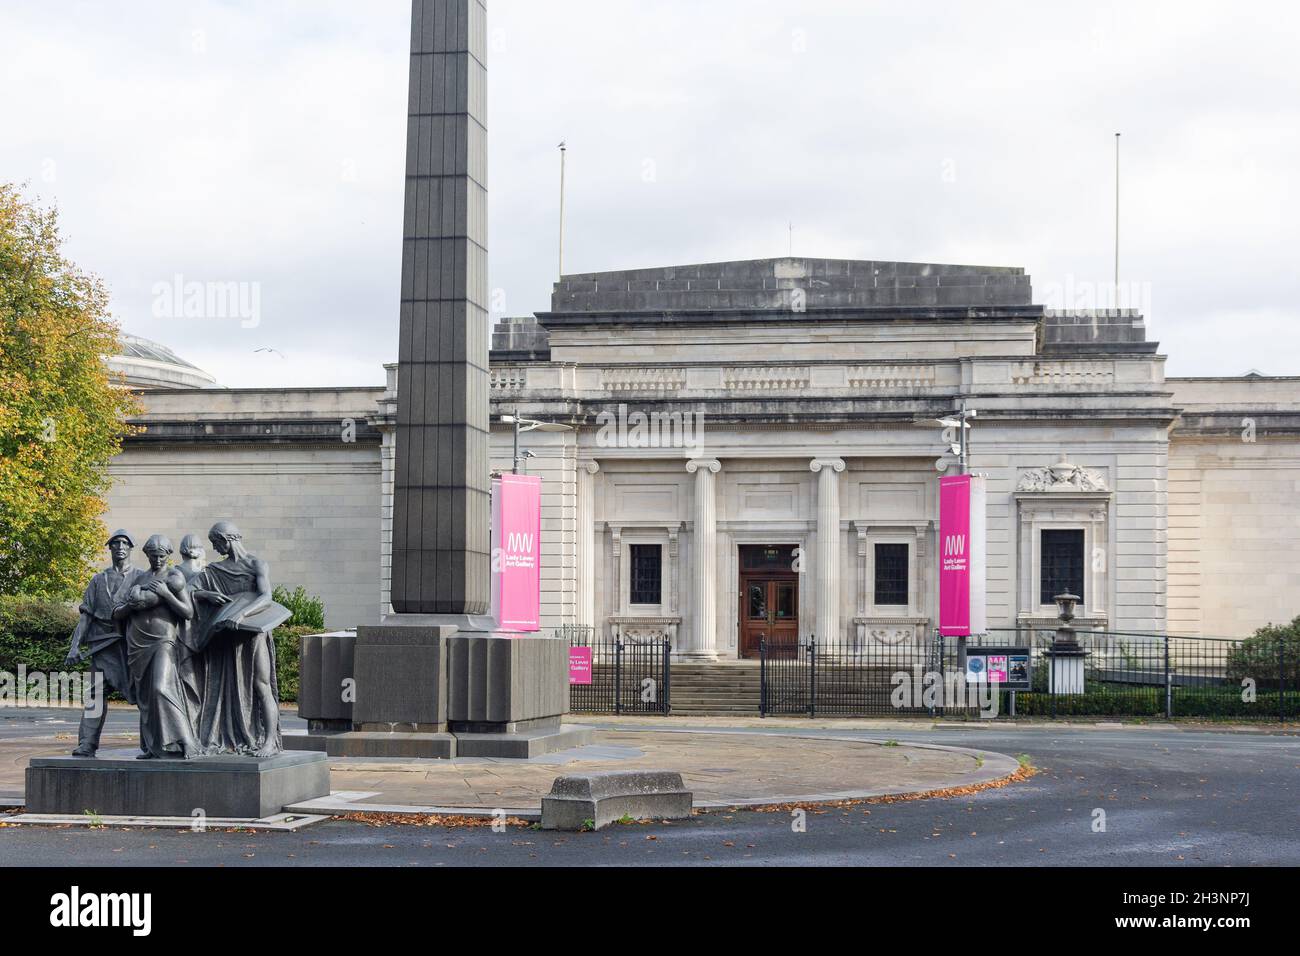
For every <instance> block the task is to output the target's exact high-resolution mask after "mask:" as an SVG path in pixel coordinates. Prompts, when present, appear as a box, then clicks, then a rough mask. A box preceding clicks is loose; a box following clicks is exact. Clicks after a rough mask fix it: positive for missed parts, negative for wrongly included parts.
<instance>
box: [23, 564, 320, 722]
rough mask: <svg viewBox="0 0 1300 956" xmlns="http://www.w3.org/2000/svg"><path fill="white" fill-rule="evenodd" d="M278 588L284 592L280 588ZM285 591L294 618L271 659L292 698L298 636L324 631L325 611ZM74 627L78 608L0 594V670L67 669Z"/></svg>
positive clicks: (279, 633) (279, 632) (283, 693)
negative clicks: (21, 667)
mask: <svg viewBox="0 0 1300 956" xmlns="http://www.w3.org/2000/svg"><path fill="white" fill-rule="evenodd" d="M276 590H277V592H279V591H283V589H282V588H277V589H276ZM285 594H286V596H287V597H288V598H289V603H285V602H284V601H281V602H280V603H282V604H285V606H286V607H289V608H290V610H293V611H294V617H292V618H290V619H289V621H288V622H287V623H285V624H284V625H283V626H281V627H277V628H276V629H275V634H274V637H275V663H276V678H277V680H278V683H279V685H280V699H281V700H283V701H286V702H292V701H296V700H297V699H298V657H299V646H300V643H301V639H302V636H303V635H304V634H317V633H319V632H321V631H322V630H324V614H323V610H322V606H321V602H320V600H319V599H317V598H311V597H307V596H306V595H305V593H304V592H303V589H302V588H297V589H296V590H295V591H293V592H285ZM277 600H279V597H277ZM304 618H305V620H303V619H304ZM317 622H318V623H317ZM76 626H77V610H76V607H75V606H74V605H72V604H67V603H64V602H61V601H50V600H46V599H44V598H31V597H13V596H7V595H0V671H8V672H9V673H11V674H16V673H18V667H19V665H23V666H25V667H26V668H27V670H28V672H37V671H41V672H45V673H55V672H58V671H63V670H66V668H65V667H64V666H63V661H64V658H66V657H67V654H68V647H69V645H70V644H71V643H72V632H73V630H74V629H75V628H76ZM88 666H89V664H88V663H86V662H83V663H82V664H80V665H79V666H78V667H77V668H73V669H74V670H83V669H85V668H86V667H88Z"/></svg>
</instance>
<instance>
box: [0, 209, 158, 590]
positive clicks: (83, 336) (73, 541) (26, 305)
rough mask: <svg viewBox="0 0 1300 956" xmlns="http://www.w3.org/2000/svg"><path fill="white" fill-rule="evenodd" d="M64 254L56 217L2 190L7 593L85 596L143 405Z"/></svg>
mask: <svg viewBox="0 0 1300 956" xmlns="http://www.w3.org/2000/svg"><path fill="white" fill-rule="evenodd" d="M60 247H61V239H60V236H59V229H58V215H57V212H56V211H55V210H54V209H41V208H38V207H37V206H36V205H34V204H32V203H29V202H27V201H26V200H25V199H24V198H23V196H22V194H21V193H20V192H19V190H18V189H17V188H15V187H14V186H11V185H6V184H2V183H0V594H28V595H41V596H47V597H57V598H71V597H75V596H76V595H77V594H78V593H79V592H80V591H81V589H82V587H83V586H84V585H85V581H86V577H87V575H88V574H89V573H90V571H91V560H92V559H93V558H94V557H96V556H98V555H99V553H100V552H101V551H102V550H103V546H104V534H105V532H104V528H103V525H102V524H101V522H100V515H102V514H103V512H104V508H105V503H104V495H105V494H106V493H107V491H108V488H109V483H110V479H109V476H108V463H109V461H110V460H111V459H112V458H113V456H114V455H116V454H117V453H118V451H119V450H120V448H121V444H122V438H123V437H124V435H126V434H128V433H129V432H130V431H131V430H132V427H131V426H129V425H128V424H127V422H126V419H127V417H128V416H129V415H132V414H135V413H137V412H138V411H139V407H140V406H139V400H138V398H137V397H136V396H135V395H134V394H133V393H131V392H130V391H128V390H127V389H126V388H125V387H124V386H123V383H122V382H121V381H120V379H118V378H117V377H116V376H114V375H113V374H112V373H110V372H109V370H108V368H107V367H106V365H105V363H104V356H105V355H111V354H114V353H115V352H116V351H117V345H118V342H117V333H118V327H117V325H116V324H115V323H114V322H113V321H112V320H111V319H110V318H109V315H108V295H107V293H106V291H105V290H104V287H103V284H102V283H101V282H100V281H99V279H97V278H96V277H95V276H93V275H89V274H87V273H84V272H82V271H81V270H79V269H78V268H77V267H76V266H75V265H74V264H73V263H72V262H70V261H69V260H68V259H66V258H65V257H64V256H63V254H62V252H61V248H60Z"/></svg>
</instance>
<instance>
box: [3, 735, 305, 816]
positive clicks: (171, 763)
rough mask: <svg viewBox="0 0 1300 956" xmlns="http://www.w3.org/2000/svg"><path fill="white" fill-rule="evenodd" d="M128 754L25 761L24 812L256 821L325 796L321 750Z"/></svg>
mask: <svg viewBox="0 0 1300 956" xmlns="http://www.w3.org/2000/svg"><path fill="white" fill-rule="evenodd" d="M136 753H138V751H136V750H113V751H101V752H100V756H98V757H73V756H61V757H33V758H32V760H31V763H29V764H28V766H27V812H29V813H60V814H77V815H81V814H84V813H86V812H87V811H89V812H91V813H95V814H98V815H100V816H150V817H191V816H193V815H194V812H195V811H196V810H202V811H203V813H204V814H205V815H206V816H209V817H228V818H234V819H247V820H257V819H261V818H263V817H268V816H271V815H272V814H276V813H279V812H280V811H281V810H282V809H283V808H284V807H286V806H289V805H290V804H293V803H300V802H301V801H303V800H315V799H317V798H320V797H325V796H329V792H330V771H329V760H328V758H326V756H325V754H323V753H281V754H277V755H276V756H274V757H242V756H236V755H224V754H223V755H221V756H215V757H197V758H195V759H193V760H138V759H136V756H135V755H136Z"/></svg>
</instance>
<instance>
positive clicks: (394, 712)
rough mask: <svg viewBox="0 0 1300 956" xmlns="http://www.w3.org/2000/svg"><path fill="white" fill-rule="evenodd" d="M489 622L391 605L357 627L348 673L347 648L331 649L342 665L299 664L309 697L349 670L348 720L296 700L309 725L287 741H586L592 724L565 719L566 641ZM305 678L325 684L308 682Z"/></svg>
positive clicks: (400, 749) (357, 748) (415, 747)
mask: <svg viewBox="0 0 1300 956" xmlns="http://www.w3.org/2000/svg"><path fill="white" fill-rule="evenodd" d="M491 624H492V621H491V619H490V618H483V617H473V616H468V615H433V614H409V615H407V614H394V615H388V616H387V617H385V618H384V620H383V623H381V624H378V625H374V626H362V627H358V628H357V633H356V639H355V640H356V643H355V650H354V652H353V653H354V659H353V660H352V661H351V667H350V675H345V674H343V673H342V671H343V670H345V669H349V668H348V662H347V661H346V659H345V658H346V655H343V654H335V655H332V656H330V660H332V661H335V662H337V663H336V665H335V669H337V670H338V673H330V674H324V675H317V674H316V672H315V671H311V672H308V671H304V672H303V682H304V688H303V693H302V696H303V698H304V699H312V700H319V699H321V698H322V697H327V696H328V694H329V693H332V688H333V687H336V686H343V687H347V686H348V680H349V676H350V677H351V678H352V694H353V700H352V716H351V727H350V729H347V725H346V724H344V723H343V722H342V721H340V720H338V719H337V716H336V715H335V713H334V712H331V713H330V715H329V717H328V718H327V717H325V716H323V715H321V716H318V715H316V714H314V713H306V712H304V711H303V710H302V709H301V708H300V709H299V713H300V715H301V716H303V717H306V718H307V720H308V733H307V734H305V735H301V734H299V735H293V734H286V735H285V744H284V745H285V747H286V748H288V749H295V750H308V749H310V750H323V751H325V752H326V753H327V754H329V755H330V756H333V757H408V758H411V757H456V756H462V757H516V758H527V757H535V756H539V755H541V754H545V753H550V752H553V751H556V750H563V749H567V748H569V747H576V746H581V745H582V744H585V743H588V742H589V741H590V739H591V733H592V732H591V731H590V730H589V729H587V728H585V727H573V726H570V727H565V726H563V725H562V724H561V718H562V717H563V715H564V714H565V713H566V712H567V711H568V709H569V677H568V644H567V642H565V641H563V640H560V639H557V638H550V637H533V636H527V635H518V636H505V635H502V634H499V633H493V632H492V631H491V629H490V627H491ZM328 636H329V635H325V637H328ZM309 680H311V681H313V682H318V683H323V684H325V685H326V686H327V687H328V688H329V689H328V690H327V691H326V692H325V693H322V692H321V690H320V689H318V688H316V687H314V686H313V687H310V688H309V687H307V686H306V685H307V683H308V681H309ZM331 718H332V719H331Z"/></svg>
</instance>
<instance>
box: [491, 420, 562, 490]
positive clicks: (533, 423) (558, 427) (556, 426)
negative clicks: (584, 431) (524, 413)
mask: <svg viewBox="0 0 1300 956" xmlns="http://www.w3.org/2000/svg"><path fill="white" fill-rule="evenodd" d="M501 421H502V422H504V423H506V424H508V425H514V426H515V429H514V430H515V444H514V448H515V450H514V465H513V467H511V469H510V472H511V474H515V475H517V474H519V459H520V458H521V457H522V456H521V455H520V454H519V433H520V432H532V431H539V432H571V431H573V426H572V425H564V424H562V423H560V422H543V421H538V420H537V419H535V418H520V417H519V409H517V408H516V409H515V411H514V414H511V415H502V416H501Z"/></svg>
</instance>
